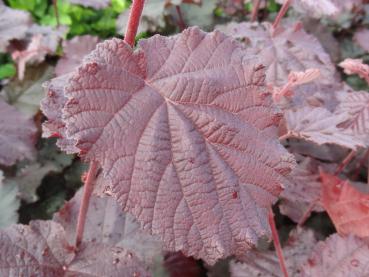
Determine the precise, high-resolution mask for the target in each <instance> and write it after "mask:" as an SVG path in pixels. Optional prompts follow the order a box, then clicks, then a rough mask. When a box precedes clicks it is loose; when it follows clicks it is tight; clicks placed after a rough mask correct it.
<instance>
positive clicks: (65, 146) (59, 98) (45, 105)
mask: <svg viewBox="0 0 369 277" xmlns="http://www.w3.org/2000/svg"><path fill="white" fill-rule="evenodd" d="M69 77H70V75H68V74H66V75H62V76H60V77H58V78H54V79H52V80H51V81H50V82H48V83H46V84H45V85H44V87H45V89H46V97H45V98H44V99H43V100H42V101H41V105H40V108H41V110H42V112H43V113H44V114H45V115H46V116H47V118H48V120H47V121H46V122H44V123H43V125H42V131H43V133H42V136H43V137H46V138H50V137H58V140H57V143H56V144H57V145H58V146H59V147H60V148H61V149H62V150H63V151H65V152H67V153H68V154H73V153H77V152H79V151H80V150H79V149H78V148H77V147H76V146H75V141H74V140H73V139H69V138H67V135H66V130H65V123H64V122H63V120H62V108H63V107H64V105H65V104H66V102H67V98H66V97H65V95H64V86H65V84H66V82H67V80H68V79H69Z"/></svg>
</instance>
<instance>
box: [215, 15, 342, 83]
mask: <svg viewBox="0 0 369 277" xmlns="http://www.w3.org/2000/svg"><path fill="white" fill-rule="evenodd" d="M218 29H220V30H221V31H223V32H225V33H226V34H228V35H230V36H232V37H234V38H237V39H239V40H241V41H244V43H245V44H246V45H247V46H248V48H247V51H248V52H249V53H250V54H256V55H258V56H259V58H260V62H261V63H262V64H264V65H265V66H266V67H267V71H266V80H267V83H268V84H271V85H274V86H282V85H284V84H285V83H286V81H287V79H288V74H289V73H290V72H292V71H295V72H299V71H306V70H308V69H311V68H315V69H318V70H319V71H320V73H321V76H322V78H319V81H320V82H321V83H323V84H329V83H332V82H335V80H336V78H335V72H336V71H335V67H334V65H333V64H332V62H331V60H330V57H329V55H328V54H327V53H326V52H325V50H324V49H323V47H322V46H321V44H320V43H319V41H318V40H317V39H316V38H315V37H314V36H312V35H309V34H307V33H306V32H305V31H304V29H302V27H301V26H299V25H296V26H290V27H287V28H283V27H280V28H279V29H278V30H276V32H275V33H274V29H273V27H272V25H271V24H270V23H268V22H264V23H250V22H243V23H230V24H228V25H226V26H218Z"/></svg>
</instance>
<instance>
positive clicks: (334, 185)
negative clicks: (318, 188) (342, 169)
mask: <svg viewBox="0 0 369 277" xmlns="http://www.w3.org/2000/svg"><path fill="white" fill-rule="evenodd" d="M321 176H322V182H323V185H322V200H323V206H324V208H325V209H326V210H327V212H328V214H329V216H330V218H331V219H332V221H333V223H334V225H335V227H336V229H337V231H338V233H340V234H345V235H348V234H354V235H356V236H359V237H366V238H368V237H369V193H364V192H361V191H359V190H358V189H356V188H355V187H353V186H352V185H351V184H350V182H349V181H343V180H341V179H339V178H338V177H335V176H333V175H330V174H328V173H322V174H321Z"/></svg>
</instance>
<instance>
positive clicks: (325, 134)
mask: <svg viewBox="0 0 369 277" xmlns="http://www.w3.org/2000/svg"><path fill="white" fill-rule="evenodd" d="M285 119H286V124H287V130H288V131H287V134H286V135H285V136H287V137H294V138H300V139H304V140H307V141H311V142H314V143H316V144H319V145H321V144H326V143H329V144H337V145H340V146H343V147H346V148H350V149H357V148H358V147H364V143H363V141H362V139H361V138H359V137H356V136H355V135H354V134H353V132H352V131H351V130H349V129H343V128H339V125H340V124H342V123H343V122H346V121H347V120H348V119H349V116H348V114H347V113H340V114H334V113H331V112H330V111H328V110H327V109H325V108H322V107H317V108H312V107H310V106H306V107H303V108H301V109H290V110H288V111H287V112H286V113H285Z"/></svg>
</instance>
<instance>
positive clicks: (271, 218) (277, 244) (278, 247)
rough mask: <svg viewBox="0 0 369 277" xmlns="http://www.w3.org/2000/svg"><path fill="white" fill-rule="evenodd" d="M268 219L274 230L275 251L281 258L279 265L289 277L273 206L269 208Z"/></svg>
mask: <svg viewBox="0 0 369 277" xmlns="http://www.w3.org/2000/svg"><path fill="white" fill-rule="evenodd" d="M268 221H269V226H270V229H271V230H272V237H273V243H274V248H275V251H276V252H277V256H278V260H279V266H280V268H281V271H282V272H283V276H284V277H288V272H287V268H286V263H285V261H284V257H283V252H282V247H281V243H280V241H279V235H278V231H277V227H276V226H275V221H274V214H273V210H272V208H269V214H268Z"/></svg>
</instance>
